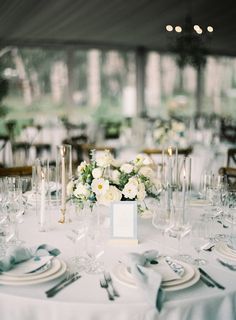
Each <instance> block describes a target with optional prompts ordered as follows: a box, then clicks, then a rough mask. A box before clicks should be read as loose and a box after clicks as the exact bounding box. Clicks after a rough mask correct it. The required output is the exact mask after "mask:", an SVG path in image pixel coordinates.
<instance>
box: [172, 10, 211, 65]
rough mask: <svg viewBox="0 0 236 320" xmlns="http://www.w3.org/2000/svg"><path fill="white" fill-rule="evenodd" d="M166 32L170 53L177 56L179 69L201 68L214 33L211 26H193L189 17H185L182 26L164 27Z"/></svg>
mask: <svg viewBox="0 0 236 320" xmlns="http://www.w3.org/2000/svg"><path fill="white" fill-rule="evenodd" d="M166 31H167V32H168V33H170V34H171V44H170V49H171V51H173V52H175V53H176V54H177V63H178V65H179V67H180V68H183V67H184V66H185V65H187V64H191V65H192V66H194V67H195V68H201V67H202V66H204V65H205V63H206V55H207V53H208V48H207V44H208V43H209V40H210V36H211V34H212V32H213V31H214V29H213V27H212V26H210V25H209V26H207V28H206V29H204V28H203V27H201V26H199V25H197V24H193V21H192V17H191V15H189V14H188V15H187V16H186V18H185V22H184V25H183V26H180V25H177V26H172V25H170V24H168V25H166Z"/></svg>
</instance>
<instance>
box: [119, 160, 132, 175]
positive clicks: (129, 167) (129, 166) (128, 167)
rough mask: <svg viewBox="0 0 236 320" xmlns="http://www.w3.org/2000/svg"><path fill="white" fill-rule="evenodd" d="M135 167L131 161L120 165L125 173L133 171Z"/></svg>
mask: <svg viewBox="0 0 236 320" xmlns="http://www.w3.org/2000/svg"><path fill="white" fill-rule="evenodd" d="M133 169H134V166H133V165H132V164H130V163H124V164H122V166H121V167H120V170H121V171H123V172H124V173H127V174H129V173H131V172H132V171H133Z"/></svg>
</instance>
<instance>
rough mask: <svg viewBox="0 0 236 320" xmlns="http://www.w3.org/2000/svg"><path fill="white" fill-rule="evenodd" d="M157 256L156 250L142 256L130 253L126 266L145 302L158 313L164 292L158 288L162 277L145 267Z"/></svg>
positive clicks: (146, 252)
mask: <svg viewBox="0 0 236 320" xmlns="http://www.w3.org/2000/svg"><path fill="white" fill-rule="evenodd" d="M157 256H158V252H157V251H156V250H149V251H145V252H144V253H143V254H138V253H133V252H132V253H129V254H128V264H129V267H130V269H131V273H132V275H133V276H134V277H135V280H136V283H137V285H138V286H139V287H140V289H141V290H142V291H143V292H144V294H145V296H146V299H147V301H148V302H149V303H150V304H151V305H152V306H154V307H156V308H157V310H158V311H160V310H161V308H162V303H163V301H164V292H163V290H162V289H161V287H160V286H161V281H162V276H161V274H159V273H158V272H157V271H154V270H153V269H151V268H147V267H145V265H146V264H147V262H150V261H152V260H154V259H155V258H156V257H157Z"/></svg>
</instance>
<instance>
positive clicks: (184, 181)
mask: <svg viewBox="0 0 236 320" xmlns="http://www.w3.org/2000/svg"><path fill="white" fill-rule="evenodd" d="M185 165H186V162H185V160H184V169H183V186H182V205H183V217H182V223H183V224H185V222H186V221H185V196H186V170H185Z"/></svg>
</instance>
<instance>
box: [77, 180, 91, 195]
mask: <svg viewBox="0 0 236 320" xmlns="http://www.w3.org/2000/svg"><path fill="white" fill-rule="evenodd" d="M89 194H90V191H89V190H88V189H87V188H86V186H85V185H84V184H82V183H78V184H77V186H76V189H75V190H74V195H75V196H76V197H79V196H85V197H88V196H89Z"/></svg>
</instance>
